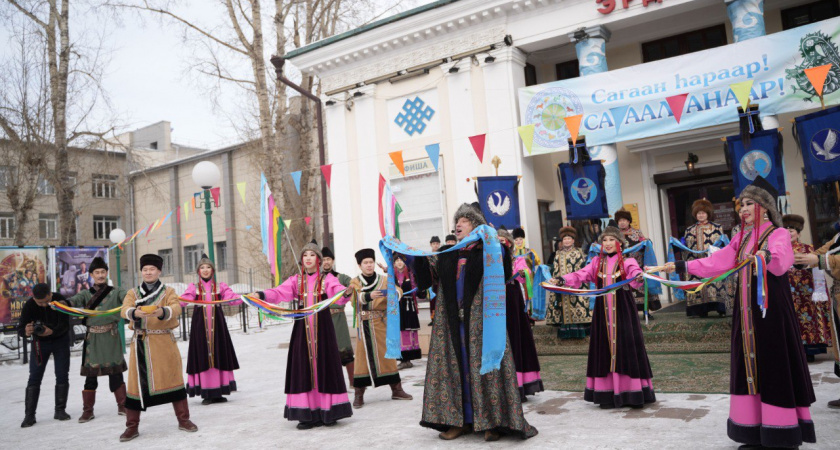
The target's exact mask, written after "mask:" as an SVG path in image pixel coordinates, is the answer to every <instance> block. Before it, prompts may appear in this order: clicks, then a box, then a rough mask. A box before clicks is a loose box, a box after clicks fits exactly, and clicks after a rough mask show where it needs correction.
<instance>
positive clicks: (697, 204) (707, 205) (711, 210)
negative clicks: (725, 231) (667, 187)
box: [691, 198, 715, 222]
mask: <svg viewBox="0 0 840 450" xmlns="http://www.w3.org/2000/svg"><path fill="white" fill-rule="evenodd" d="M700 211H703V212H705V213H706V215H707V216H708V220H709V221H710V222H711V221H712V219H714V217H715V207H714V206H712V202H710V201H708V200H706V199H705V198H701V199H697V200H695V201H694V203H692V204H691V217H694V218H695V219H697V213H699V212H700Z"/></svg>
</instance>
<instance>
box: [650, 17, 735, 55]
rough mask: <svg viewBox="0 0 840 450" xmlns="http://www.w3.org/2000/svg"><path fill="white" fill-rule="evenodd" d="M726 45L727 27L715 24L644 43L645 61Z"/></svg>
mask: <svg viewBox="0 0 840 450" xmlns="http://www.w3.org/2000/svg"><path fill="white" fill-rule="evenodd" d="M722 45H726V27H724V26H723V24H721V25H715V26H713V27H709V28H703V29H701V30H694V31H689V32H688V33H683V34H678V35H676V36H669V37H666V38H662V39H657V40H655V41H650V42H645V43H644V44H642V59H644V62H651V61H658V60H660V59H665V58H672V57H674V56H680V55H685V54H688V53H694V52H699V51H700V50H706V49H710V48H715V47H720V46H722Z"/></svg>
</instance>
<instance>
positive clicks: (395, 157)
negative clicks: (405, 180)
mask: <svg viewBox="0 0 840 450" xmlns="http://www.w3.org/2000/svg"><path fill="white" fill-rule="evenodd" d="M388 156H390V157H391V161H393V162H394V165H395V166H397V170H399V171H400V173H401V174H402V175H403V176H405V164H403V157H402V150H398V151H396V152H391V153H388Z"/></svg>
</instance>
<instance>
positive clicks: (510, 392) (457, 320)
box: [417, 203, 537, 441]
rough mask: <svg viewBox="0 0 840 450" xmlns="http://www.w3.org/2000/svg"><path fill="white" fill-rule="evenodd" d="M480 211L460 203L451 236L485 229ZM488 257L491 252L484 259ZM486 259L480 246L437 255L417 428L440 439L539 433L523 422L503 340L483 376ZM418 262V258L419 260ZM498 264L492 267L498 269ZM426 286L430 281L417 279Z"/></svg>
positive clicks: (513, 370)
mask: <svg viewBox="0 0 840 450" xmlns="http://www.w3.org/2000/svg"><path fill="white" fill-rule="evenodd" d="M486 223H487V222H486V221H485V220H484V217H483V216H482V215H481V210H480V209H479V208H478V207H476V206H473V205H469V204H466V203H464V204H463V205H461V206H460V207H459V208H458V210H457V212H456V213H455V220H454V225H455V233H456V236H457V238H458V239H459V240H460V239H464V238H465V237H467V236H468V235H469V234H470V233H471V232H472V230H473V229H475V228H476V227H478V226H479V225H486ZM487 256H488V257H489V256H490V255H489V254H488V255H487ZM484 260H485V254H484V251H483V245H482V243H481V242H476V243H473V244H470V245H468V246H466V247H465V248H462V249H460V250H458V251H451V252H446V253H441V254H440V255H438V260H437V270H436V271H434V272H432V271H428V270H426V271H423V270H418V271H417V273H418V277H419V274H426V273H428V274H432V273H436V274H438V275H439V277H440V279H439V282H440V285H439V292H438V297H439V299H438V301H437V305H436V309H437V311H436V313H435V314H436V320H435V322H434V326H433V327H432V335H431V341H430V345H429V357H428V366H427V370H426V382H425V389H424V393H423V416H422V420H421V422H420V425H422V426H424V427H429V428H433V429H436V430H438V431H441V433H440V435H439V436H440V438H441V439H444V440H451V439H456V438H458V437H460V436H462V435H464V434H467V433H469V432H471V431H475V432H484V439H485V440H486V441H495V440H498V439H499V438H500V432H505V433H515V434H518V435H519V436H520V437H522V438H529V437H532V436H535V435H536V434H537V430H536V428H534V427H532V426H531V425H529V424H528V422H527V421H526V420H525V416H524V414H523V412H522V401H521V399H520V396H519V388H518V385H517V379H516V367H515V365H514V361H513V357H512V355H511V351H510V342H509V341H507V340H506V344H505V351H504V356H503V357H502V360H501V364H500V368H499V369H498V370H494V371H491V372H490V373H487V374H484V375H481V373H480V369H481V360H482V347H483V331H484V281H483V275H484ZM418 261H422V258H418ZM502 263H503V262H502V261H501V260H499V261H495V262H492V263H491V264H499V265H501V264H502ZM418 284H420V285H428V284H429V280H425V281H423V280H418Z"/></svg>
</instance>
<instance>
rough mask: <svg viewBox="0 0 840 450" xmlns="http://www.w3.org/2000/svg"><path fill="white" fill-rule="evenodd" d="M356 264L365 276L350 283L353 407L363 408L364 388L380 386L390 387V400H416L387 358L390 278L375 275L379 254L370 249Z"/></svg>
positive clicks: (392, 361) (361, 253)
mask: <svg viewBox="0 0 840 450" xmlns="http://www.w3.org/2000/svg"><path fill="white" fill-rule="evenodd" d="M356 262H357V263H358V264H359V269H361V271H362V273H361V275H359V276H358V277H356V278H353V280H352V281H351V282H350V287H351V288H353V290H354V293H355V299H354V301H355V302H356V315H357V317H356V323H357V324H358V325H357V326H358V332H359V335H358V338H357V340H356V365H355V373H354V376H353V388H354V393H355V398H354V399H353V407H354V408H361V407H363V406H364V404H365V389H367V387H368V386H373V387H379V386H384V385H386V384H387V385H390V386H391V399H393V400H411V399H413V397H412V396H411V395H409V394H408V393H407V392H405V391H404V390H403V388H402V382H401V380H400V373H399V371H398V370H397V362H396V361H395V360H393V359H387V358H385V350H386V348H387V345H386V343H385V337H386V333H387V318H386V314H387V312H386V310H387V307H388V295H387V294H386V291H387V289H388V277H387V276H385V275H381V274H378V273H376V271H375V268H376V253H375V252H374V251H373V249H371V248H365V249H362V250H359V251H358V252H356Z"/></svg>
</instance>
